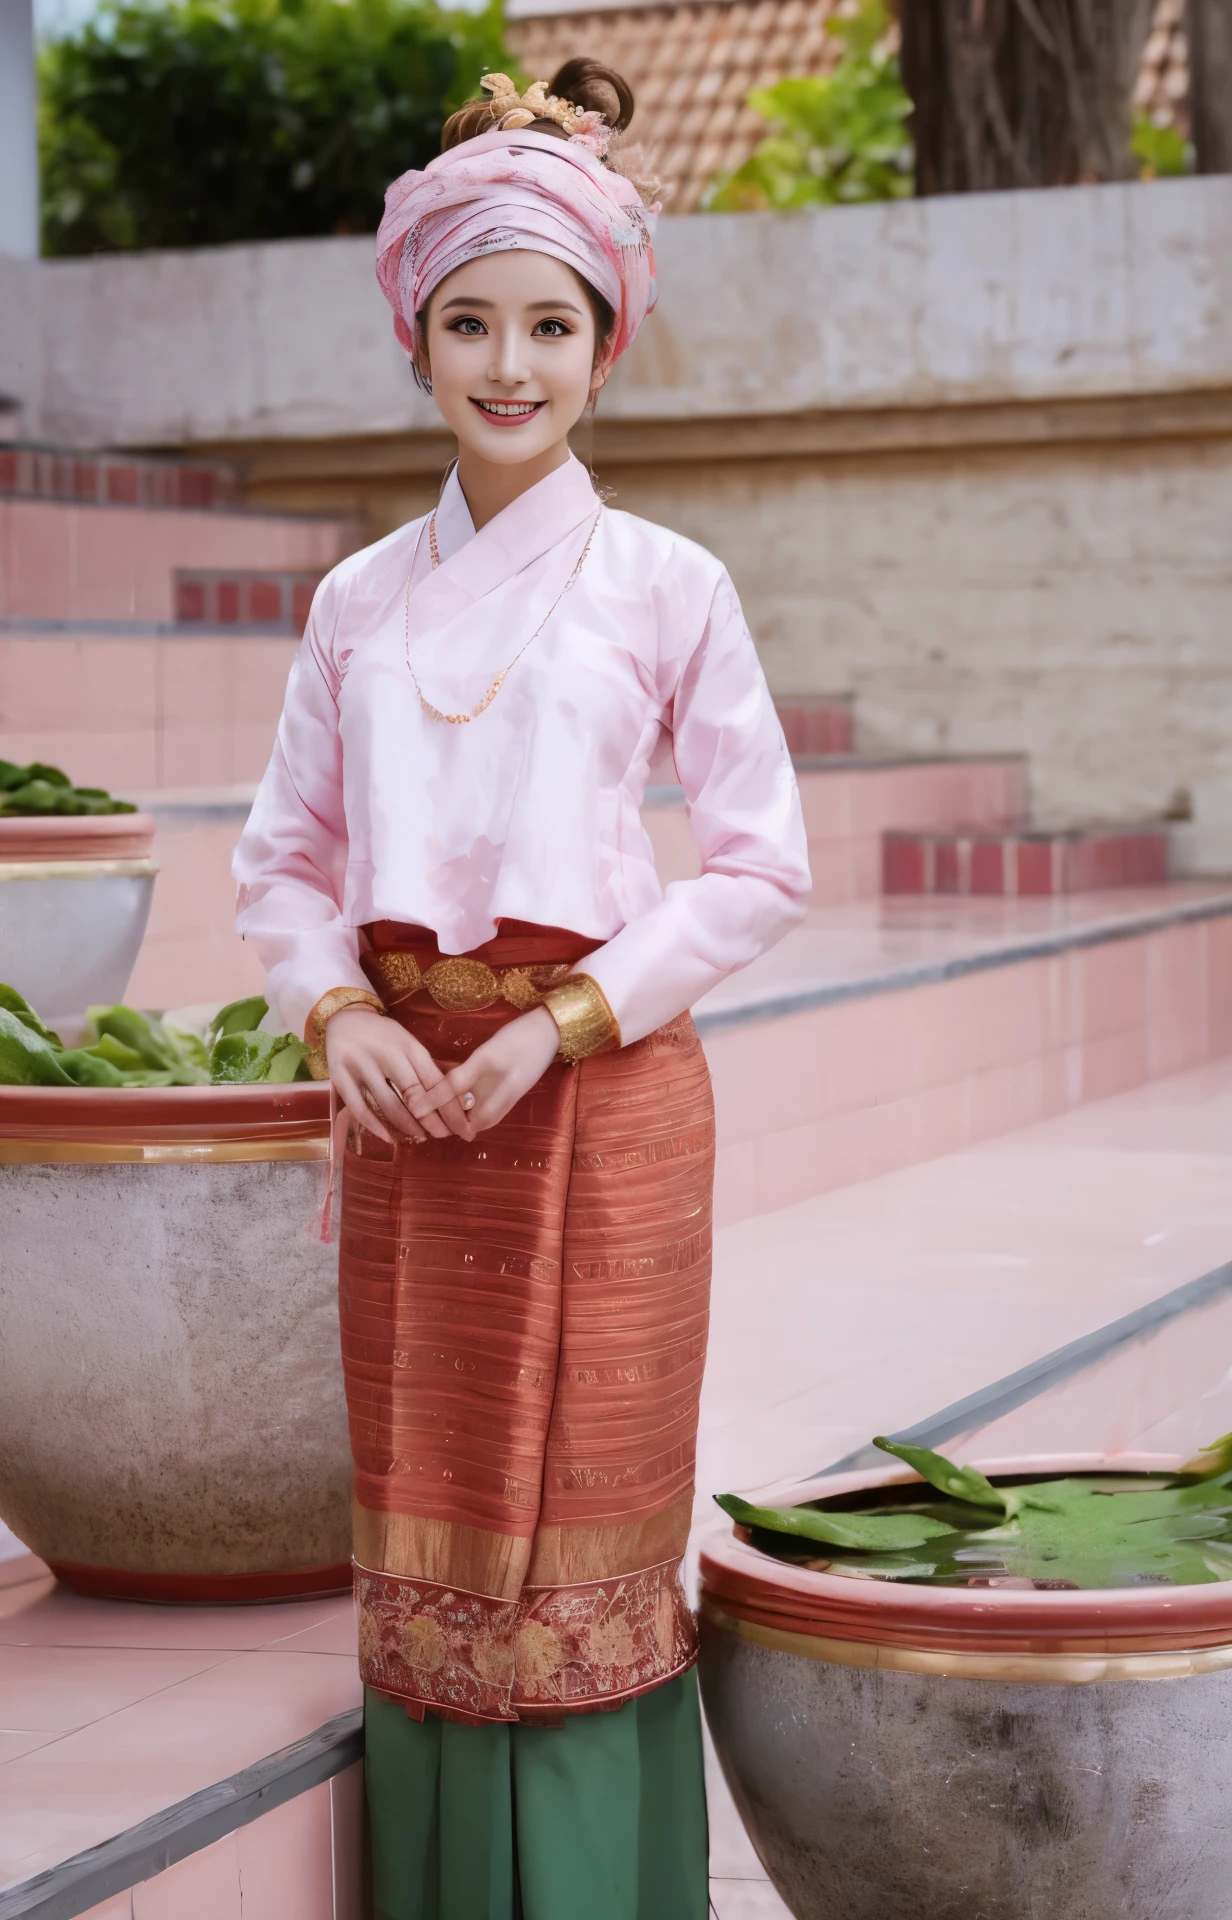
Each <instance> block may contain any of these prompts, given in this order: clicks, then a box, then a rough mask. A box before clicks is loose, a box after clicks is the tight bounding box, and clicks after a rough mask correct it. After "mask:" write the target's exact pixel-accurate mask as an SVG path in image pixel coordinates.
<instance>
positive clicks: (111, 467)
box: [0, 445, 238, 510]
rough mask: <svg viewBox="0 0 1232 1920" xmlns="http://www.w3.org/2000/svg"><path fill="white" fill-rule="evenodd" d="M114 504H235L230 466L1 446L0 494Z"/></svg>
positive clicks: (86, 503) (88, 503)
mask: <svg viewBox="0 0 1232 1920" xmlns="http://www.w3.org/2000/svg"><path fill="white" fill-rule="evenodd" d="M5 496H7V497H8V498H10V499H12V498H15V499H24V500H70V501H73V502H75V503H76V504H78V505H83V504H84V505H90V506H112V507H184V508H195V509H198V510H199V509H202V508H206V509H208V508H213V507H234V506H235V505H236V503H237V499H238V496H237V492H236V487H235V481H234V478H233V476H232V475H231V473H230V471H229V470H228V469H227V468H226V467H223V466H215V465H212V464H206V463H203V462H199V461H192V462H186V461H182V460H134V459H130V458H128V457H127V456H126V455H123V454H111V453H103V454H72V453H61V452H57V451H56V450H55V449H54V448H51V447H30V446H22V445H9V446H3V447H0V497H5Z"/></svg>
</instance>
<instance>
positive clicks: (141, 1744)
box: [0, 1060, 1232, 1920]
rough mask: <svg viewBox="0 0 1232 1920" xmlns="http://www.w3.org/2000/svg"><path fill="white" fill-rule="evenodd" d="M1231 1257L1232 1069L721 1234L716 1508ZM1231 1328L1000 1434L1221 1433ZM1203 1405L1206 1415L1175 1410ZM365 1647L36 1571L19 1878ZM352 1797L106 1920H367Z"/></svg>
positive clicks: (1180, 1328)
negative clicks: (146, 1601) (120, 1597)
mask: <svg viewBox="0 0 1232 1920" xmlns="http://www.w3.org/2000/svg"><path fill="white" fill-rule="evenodd" d="M1230 1256H1232V1060H1224V1061H1221V1062H1219V1063H1217V1064H1214V1065H1208V1066H1206V1067H1203V1068H1201V1069H1200V1070H1198V1071H1195V1072H1191V1073H1187V1074H1183V1075H1177V1076H1173V1077H1170V1078H1167V1079H1162V1080H1159V1081H1157V1082H1155V1083H1154V1084H1153V1085H1151V1086H1148V1087H1144V1088H1140V1089H1138V1090H1136V1091H1133V1092H1130V1093H1126V1094H1121V1095H1119V1096H1116V1097H1114V1098H1111V1099H1108V1100H1104V1101H1100V1102H1095V1103H1092V1104H1090V1105H1088V1106H1086V1107H1084V1108H1082V1109H1081V1110H1080V1111H1077V1112H1075V1113H1071V1114H1068V1115H1066V1116H1064V1117H1062V1118H1059V1119H1054V1120H1050V1121H1047V1122H1045V1123H1043V1124H1040V1125H1037V1126H1034V1127H1031V1128H1028V1129H1025V1130H1023V1131H1021V1132H1018V1133H1016V1134H1013V1135H1011V1136H1010V1137H1008V1138H1006V1139H1003V1140H999V1141H995V1142H989V1143H987V1144H984V1145H982V1146H979V1147H976V1148H972V1149H969V1150H967V1151H966V1152H963V1153H958V1154H952V1155H948V1156H945V1157H943V1158H939V1159H936V1160H933V1161H931V1162H929V1163H928V1164H925V1165H920V1166H915V1167H911V1168H907V1169H905V1170H903V1171H900V1172H896V1173H892V1174H889V1175H886V1176H884V1177H882V1178H880V1179H875V1180H869V1181H866V1182H864V1183H862V1184H859V1185H855V1186H851V1187H848V1188H845V1189H843V1190H841V1191H839V1192H834V1193H827V1194H822V1195H819V1196H816V1197H814V1198H812V1199H810V1200H808V1201H805V1202H803V1203H801V1204H799V1205H796V1206H793V1207H789V1208H786V1209H783V1210H782V1211H780V1212H777V1213H774V1214H770V1215H765V1216H763V1217H762V1218H760V1219H758V1220H755V1221H754V1220H747V1221H742V1222H740V1223H738V1224H735V1225H732V1226H729V1227H726V1228H724V1229H722V1230H721V1231H720V1232H719V1234H718V1236H717V1242H716V1260H715V1289H714V1320H713V1334H712V1343H711V1354H710V1362H709V1367H708V1372H707V1378H706V1388H705V1392H704V1395H703V1402H702V1421H701V1432H700V1438H699V1459H698V1486H699V1489H701V1491H700V1493H699V1500H698V1513H699V1517H701V1516H702V1515H707V1516H708V1515H709V1513H710V1512H711V1510H712V1509H711V1507H710V1495H711V1493H713V1492H716V1491H720V1490H722V1489H724V1488H730V1487H740V1488H746V1489H747V1488H753V1487H764V1486H766V1485H767V1484H773V1483H775V1482H778V1481H781V1480H785V1479H795V1478H800V1477H803V1476H805V1475H807V1474H809V1473H811V1472H813V1471H815V1470H817V1469H820V1468H821V1467H823V1466H825V1465H826V1464H827V1462H829V1461H831V1460H833V1459H836V1458H838V1457H839V1456H841V1455H843V1454H845V1453H847V1452H849V1451H851V1450H853V1449H854V1448H856V1447H859V1446H861V1445H863V1444H865V1443H866V1442H867V1441H868V1439H869V1437H870V1436H871V1434H872V1433H874V1432H879V1431H882V1430H884V1429H886V1428H891V1429H893V1428H901V1427H903V1426H907V1425H910V1424H912V1423H914V1422H915V1421H917V1420H920V1419H922V1418H924V1417H925V1416H927V1415H928V1414H929V1413H931V1412H933V1411H935V1410H936V1409H937V1408H939V1407H941V1406H943V1405H946V1404H948V1403H950V1402H952V1401H954V1400H957V1399H959V1398H961V1397H962V1396H964V1395H965V1394H968V1393H970V1392H973V1391H975V1390H976V1389H978V1388H979V1387H981V1386H983V1385H985V1384H987V1383H988V1382H989V1381H991V1380H994V1379H997V1378H999V1377H1001V1376H1003V1375H1005V1374H1007V1373H1010V1372H1012V1371H1014V1370H1015V1369H1016V1368H1018V1367H1021V1366H1024V1365H1026V1364H1027V1363H1028V1362H1030V1361H1032V1360H1034V1359H1036V1358H1038V1357H1040V1356H1041V1355H1043V1354H1044V1353H1047V1352H1049V1351H1051V1350H1052V1349H1054V1348H1055V1347H1058V1346H1060V1345H1063V1344H1064V1343H1065V1342H1067V1341H1069V1340H1072V1339H1076V1338H1078V1337H1079V1336H1080V1335H1082V1334H1085V1333H1089V1332H1091V1331H1093V1330H1095V1329H1096V1328H1098V1327H1100V1326H1103V1325H1105V1324H1106V1323H1107V1322H1108V1321H1110V1320H1113V1319H1116V1318H1119V1317H1120V1316H1121V1315H1123V1314H1125V1313H1128V1312H1130V1311H1132V1310H1133V1309H1134V1308H1136V1307H1138V1306H1141V1305H1143V1304H1145V1303H1146V1302H1148V1301H1150V1300H1152V1299H1155V1298H1157V1297H1158V1296H1160V1295H1161V1294H1164V1293H1166V1292H1168V1291H1170V1290H1171V1289H1172V1288H1174V1287H1176V1286H1179V1285H1183V1284H1184V1283H1186V1282H1188V1281H1190V1280H1193V1279H1196V1278H1197V1277H1198V1276H1199V1275H1201V1274H1203V1273H1206V1272H1208V1271H1210V1270H1211V1269H1213V1268H1214V1267H1216V1266H1219V1265H1221V1264H1222V1263H1223V1262H1224V1261H1225V1260H1227V1259H1228V1258H1229V1257H1230ZM1230 1317H1232V1316H1230V1315H1229V1312H1228V1310H1227V1309H1226V1308H1220V1309H1219V1310H1215V1309H1208V1310H1207V1315H1206V1317H1205V1318H1199V1317H1198V1316H1195V1317H1193V1318H1192V1319H1190V1320H1188V1321H1183V1322H1178V1323H1176V1325H1175V1327H1174V1328H1173V1329H1172V1330H1171V1331H1170V1333H1169V1335H1168V1337H1167V1340H1162V1339H1161V1340H1160V1341H1158V1342H1156V1343H1154V1344H1153V1345H1152V1347H1151V1349H1150V1350H1149V1351H1150V1364H1149V1365H1147V1364H1146V1363H1145V1362H1144V1360H1143V1357H1142V1356H1143V1354H1144V1353H1145V1352H1146V1350H1145V1349H1141V1350H1136V1354H1135V1353H1131V1354H1130V1355H1129V1356H1127V1357H1126V1358H1119V1359H1117V1360H1116V1361H1115V1362H1114V1361H1110V1362H1108V1363H1107V1364H1106V1366H1105V1367H1104V1368H1102V1369H1100V1370H1098V1372H1097V1374H1096V1375H1094V1376H1092V1377H1091V1379H1084V1380H1083V1381H1082V1382H1081V1383H1078V1384H1074V1383H1071V1384H1070V1385H1069V1386H1067V1387H1064V1388H1061V1389H1057V1390H1055V1391H1054V1393H1053V1394H1052V1395H1051V1396H1050V1397H1049V1400H1048V1401H1047V1402H1043V1401H1041V1402H1039V1403H1038V1404H1037V1406H1036V1408H1035V1409H1034V1410H1033V1409H1031V1408H1024V1409H1020V1410H1019V1411H1018V1412H1016V1413H1015V1414H1013V1415H1010V1416H1007V1418H1006V1420H1005V1421H1003V1422H1001V1423H999V1426H998V1428H996V1429H990V1431H989V1435H988V1436H987V1437H988V1440H989V1442H990V1443H991V1442H992V1441H994V1440H995V1442H996V1449H997V1450H1000V1448H1001V1447H1007V1448H1008V1447H1010V1446H1013V1445H1017V1444H1026V1443H1028V1442H1030V1440H1031V1439H1032V1436H1033V1433H1038V1432H1039V1430H1040V1429H1039V1425H1038V1421H1039V1420H1040V1419H1041V1418H1044V1417H1046V1419H1047V1424H1048V1431H1049V1433H1050V1434H1056V1435H1058V1436H1063V1443H1066V1444H1070V1443H1072V1444H1090V1445H1092V1446H1097V1445H1099V1444H1101V1442H1102V1441H1103V1440H1104V1439H1105V1437H1106V1439H1107V1441H1108V1443H1110V1444H1114V1445H1129V1444H1131V1443H1132V1442H1134V1441H1135V1440H1138V1441H1141V1442H1144V1443H1147V1444H1158V1445H1161V1446H1164V1447H1166V1446H1168V1445H1169V1444H1176V1445H1178V1446H1181V1447H1182V1448H1183V1447H1185V1446H1187V1445H1188V1444H1189V1440H1190V1439H1191V1438H1192V1437H1193V1434H1194V1433H1195V1432H1197V1431H1198V1429H1199V1428H1201V1429H1202V1430H1203V1431H1205V1427H1206V1426H1207V1425H1212V1431H1223V1430H1225V1429H1226V1427H1227V1425H1228V1424H1232V1418H1230V1412H1232V1402H1230V1400H1229V1392H1230V1380H1232V1376H1229V1372H1228V1366H1227V1341H1226V1337H1224V1335H1225V1331H1226V1323H1227V1322H1228V1320H1229V1318H1230ZM1092 1380H1093V1381H1094V1385H1092ZM1194 1401H1198V1402H1199V1403H1200V1404H1199V1406H1198V1411H1197V1413H1196V1414H1185V1415H1178V1414H1177V1413H1176V1411H1175V1410H1176V1409H1178V1408H1185V1407H1187V1406H1188V1405H1189V1404H1190V1403H1192V1402H1194ZM1212 1423H1213V1424H1212ZM16 1570H17V1569H16V1568H15V1567H14V1568H10V1570H9V1571H10V1576H11V1575H12V1573H14V1572H15V1571H16ZM3 1571H4V1568H3V1567H2V1566H0V1572H3ZM352 1634H353V1630H352V1626H351V1622H350V1619H349V1609H348V1606H347V1603H345V1602H333V1603H326V1604H324V1605H313V1604H307V1605H304V1606H283V1607H265V1608H253V1609H251V1610H243V1611H231V1610H221V1609H171V1608H166V1609H162V1608H148V1607H130V1606H121V1605H116V1604H110V1603H101V1602H99V1603H90V1602H85V1601H82V1600H79V1599H76V1598H74V1597H73V1596H72V1595H69V1594H66V1593H63V1592H61V1591H59V1590H51V1591H49V1590H48V1589H47V1587H46V1584H45V1583H43V1584H42V1585H39V1584H34V1585H32V1586H30V1587H28V1588H25V1589H22V1588H20V1587H19V1588H14V1587H9V1588H8V1589H6V1590H0V1804H2V1805H3V1809H4V1819H3V1829H2V1830H3V1835H4V1838H3V1840H2V1841H0V1885H2V1884H4V1882H5V1881H9V1882H11V1881H12V1880H13V1879H15V1878H24V1877H26V1876H27V1875H28V1874H30V1873H32V1872H35V1871H37V1870H38V1869H39V1868H40V1867H41V1866H43V1865H45V1864H47V1863H48V1862H49V1861H51V1860H53V1859H55V1858H57V1857H62V1856H63V1855H64V1854H66V1853H69V1852H72V1851H76V1850H77V1849H79V1848H81V1847H83V1846H88V1845H91V1844H94V1843H95V1842H96V1841H97V1840H99V1839H101V1838H104V1837H106V1835H107V1834H109V1833H114V1832H115V1831H117V1830H118V1829H120V1828H123V1827H124V1826H126V1825H129V1824H131V1823H132V1822H133V1821H135V1820H139V1819H142V1818H144V1817H145V1816H146V1815H147V1814H149V1813H150V1812H152V1811H153V1810H154V1809H155V1808H157V1807H159V1806H163V1805H166V1804H167V1803H168V1802H169V1801H173V1800H175V1799H178V1798H180V1797H181V1796H182V1795H183V1794H185V1793H188V1792H191V1791H193V1790H194V1788H195V1787H198V1786H202V1785H205V1784H207V1783H209V1782H210V1781H212V1780H215V1779H217V1778H218V1777H219V1776H220V1775H221V1774H224V1773H228V1772H231V1771H234V1770H235V1769H236V1768H237V1767H240V1766H243V1765H245V1764H247V1763H248V1762H250V1761H251V1760H253V1759H255V1758H257V1757H258V1756H259V1755H260V1754H263V1753H266V1752H269V1751H270V1750H271V1749H272V1748H274V1747H276V1746H279V1745H282V1744H285V1743H286V1742H287V1741H289V1740H292V1739H294V1738H296V1737H297V1736H298V1735H300V1734H302V1733H306V1732H308V1731H309V1730H310V1729H311V1728H312V1727H314V1726H317V1725H319V1724H320V1722H321V1721H323V1720H324V1719H327V1718H328V1717H330V1715H331V1714H333V1713H336V1712H339V1711H341V1710H342V1709H343V1708H345V1707H346V1706H348V1705H350V1704H351V1703H352V1702H353V1701H355V1700H356V1699H357V1697H358V1689H357V1683H356V1679H355V1672H354V1666H353V1662H352V1657H351V1648H352V1645H353V1637H352ZM345 1791H347V1789H344V1788H343V1787H337V1788H336V1789H335V1792H334V1796H333V1800H332V1801H331V1800H330V1799H329V1798H328V1796H322V1790H321V1789H317V1790H316V1792H317V1795H318V1799H317V1801H314V1802H313V1806H312V1808H309V1807H307V1805H304V1806H301V1807H300V1809H299V1813H298V1816H296V1817H293V1816H292V1815H290V1814H289V1813H286V1812H285V1810H284V1812H283V1813H280V1814H271V1815H268V1816H265V1818H264V1819H262V1820H261V1821H258V1822H255V1823H254V1824H253V1825H252V1826H251V1827H249V1828H246V1829H244V1830H243V1831H242V1832H241V1833H240V1834H239V1835H236V1836H233V1837H232V1838H231V1839H230V1840H228V1841H225V1842H220V1843H219V1844H218V1847H217V1848H211V1849H209V1850H208V1852H207V1853H205V1854H202V1855H200V1856H197V1857H196V1858H195V1860H194V1861H192V1862H186V1863H183V1864H182V1865H181V1866H180V1867H177V1868H175V1869H173V1870H172V1873H169V1874H168V1875H166V1876H160V1879H159V1880H157V1881H152V1882H150V1883H148V1884H147V1886H146V1887H145V1888H144V1889H138V1890H137V1892H136V1894H135V1895H134V1897H133V1900H132V1902H131V1903H130V1905H125V1904H124V1903H123V1900H121V1902H120V1903H119V1904H117V1903H115V1902H110V1903H107V1904H106V1905H104V1907H103V1908H101V1909H100V1910H99V1914H100V1917H101V1916H105V1920H163V1916H164V1915H166V1916H167V1920H172V1917H174V1920H220V1917H221V1916H229V1915H230V1914H231V1912H232V1911H234V1912H235V1913H236V1914H237V1915H238V1914H239V1907H238V1906H237V1905H232V1906H229V1905H227V1904H226V1903H227V1901H233V1899H234V1897H235V1896H234V1895H233V1889H234V1888H235V1887H236V1886H237V1885H239V1884H240V1878H241V1877H242V1876H243V1875H244V1874H245V1873H246V1874H247V1885H248V1888H249V1890H250V1891H249V1896H248V1897H246V1898H245V1901H244V1920H250V1916H253V1915H255V1920H282V1915H283V1913H284V1912H285V1913H286V1914H287V1915H288V1920H290V1915H291V1913H292V1912H293V1913H294V1915H295V1920H318V1916H320V1920H351V1916H350V1911H349V1910H348V1908H347V1906H346V1904H345V1900H346V1899H349V1898H350V1897H351V1896H350V1895H349V1894H346V1893H345V1886H350V1885H351V1884H352V1881H350V1880H346V1875H345V1873H343V1874H342V1880H343V1881H345V1886H344V1887H343V1893H342V1894H337V1895H336V1894H335V1891H334V1888H335V1884H336V1883H338V1884H342V1882H340V1881H339V1873H340V1872H341V1871H342V1870H341V1869H338V1868H336V1867H335V1868H334V1869H331V1871H332V1872H333V1878H331V1879H327V1878H326V1877H325V1866H324V1860H325V1857H326V1845H327V1838H328V1845H329V1847H331V1848H333V1849H334V1850H335V1851H334V1855H331V1858H333V1857H335V1856H336V1855H338V1850H339V1849H342V1850H343V1851H345V1848H346V1846H347V1845H348V1844H353V1836H354V1817H353V1816H354V1805H355V1802H354V1796H353V1795H352V1800H351V1802H350V1803H349V1804H350V1806H351V1814H350V1815H349V1816H348V1815H346V1814H345V1812H344V1811H343V1812H340V1810H339V1795H341V1794H343V1793H344V1792H345ZM711 1792H712V1824H713V1854H712V1866H713V1872H714V1876H715V1878H714V1887H713V1897H714V1903H715V1907H716V1911H717V1913H718V1915H719V1920H746V1917H748V1920H752V1917H753V1916H758V1917H759V1920H766V1917H768V1916H770V1915H778V1916H781V1915H782V1914H783V1913H784V1911H785V1909H784V1908H783V1907H782V1906H781V1903H779V1902H778V1901H777V1898H776V1896H775V1895H774V1894H773V1891H772V1889H771V1888H770V1887H769V1886H768V1884H767V1883H766V1882H765V1880H764V1877H763V1876H762V1874H761V1869H760V1866H759V1865H758V1863H757V1860H756V1858H755V1856H754V1855H753V1853H752V1850H751V1848H750V1847H749V1845H748V1843H747V1841H746V1840H745V1838H744V1836H743V1832H742V1830H741V1828H740V1826H739V1822H738V1821H737V1819H736V1816H735V1814H734V1812H733V1810H732V1808H731V1805H730V1801H729V1800H728V1798H727V1795H726V1792H725V1789H724V1788H723V1786H722V1782H721V1779H720V1778H719V1777H718V1775H717V1772H715V1773H713V1777H712V1782H711ZM311 1799H312V1796H305V1802H307V1801H308V1800H311ZM296 1819H298V1821H299V1822H300V1823H301V1824H300V1825H297V1824H296ZM348 1820H349V1824H348ZM348 1835H350V1836H351V1838H350V1841H348ZM339 1857H340V1856H339ZM306 1859H307V1860H315V1861H316V1866H315V1868H314V1869H313V1875H314V1876H315V1877H313V1879H312V1885H313V1887H314V1889H315V1892H314V1893H313V1896H312V1900H313V1902H315V1904H311V1903H308V1904H305V1903H307V1902H308V1893H307V1891H305V1892H304V1893H303V1895H302V1898H301V1904H299V1905H298V1906H294V1907H293V1908H289V1907H286V1906H285V1905H283V1906H280V1905H278V1904H277V1899H276V1897H275V1891H271V1892H270V1894H269V1903H268V1904H267V1900H266V1896H265V1895H262V1896H261V1899H260V1903H259V1904H258V1898H257V1888H258V1887H259V1886H264V1885H270V1886H271V1887H273V1886H274V1883H275V1881H276V1880H277V1863H278V1862H279V1861H280V1860H281V1861H284V1862H286V1863H291V1862H293V1861H298V1862H300V1863H301V1865H302V1862H303V1861H304V1860H306ZM245 1862H247V1866H245ZM298 1870H299V1869H298V1868H297V1871H298ZM286 1871H287V1872H288V1873H290V1872H291V1865H290V1864H288V1865H287V1867H286ZM346 1871H347V1872H352V1869H351V1868H348V1869H347V1870H346ZM173 1874H174V1875H175V1876H177V1878H175V1879H173V1877H172V1875H173ZM262 1876H264V1878H263V1877H262ZM352 1879H353V1873H352ZM164 1883H165V1884H164ZM288 1884H292V1885H297V1884H304V1883H301V1882H297V1881H294V1880H292V1881H291V1882H289V1883H288ZM327 1894H328V1900H327V1898H326V1896H327ZM344 1895H345V1899H344Z"/></svg>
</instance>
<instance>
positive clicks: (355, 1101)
mask: <svg viewBox="0 0 1232 1920" xmlns="http://www.w3.org/2000/svg"><path fill="white" fill-rule="evenodd" d="M331 1077H332V1079H333V1083H334V1090H335V1092H336V1093H337V1095H338V1098H339V1099H340V1100H341V1102H342V1104H343V1106H344V1107H345V1108H346V1110H347V1112H348V1113H349V1114H350V1116H351V1118H352V1120H353V1121H354V1122H355V1124H356V1126H357V1127H366V1128H367V1129H368V1131H369V1133H375V1135H376V1137H377V1139H378V1140H384V1142H385V1143H386V1145H387V1146H390V1147H392V1146H393V1144H394V1142H393V1140H392V1139H391V1137H390V1135H389V1134H388V1133H387V1132H386V1131H385V1129H384V1127H383V1126H382V1125H381V1123H380V1121H379V1120H378V1118H377V1116H376V1115H375V1114H374V1113H373V1111H372V1109H371V1107H370V1106H369V1105H368V1104H367V1102H366V1101H365V1099H364V1096H363V1094H362V1092H361V1091H360V1087H359V1082H358V1081H357V1080H356V1079H355V1078H354V1076H353V1075H352V1074H350V1073H348V1072H347V1070H346V1069H345V1068H344V1067H335V1068H334V1071H333V1074H332V1076H331Z"/></svg>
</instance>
